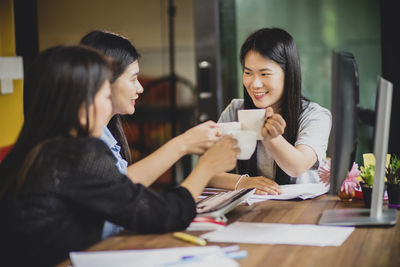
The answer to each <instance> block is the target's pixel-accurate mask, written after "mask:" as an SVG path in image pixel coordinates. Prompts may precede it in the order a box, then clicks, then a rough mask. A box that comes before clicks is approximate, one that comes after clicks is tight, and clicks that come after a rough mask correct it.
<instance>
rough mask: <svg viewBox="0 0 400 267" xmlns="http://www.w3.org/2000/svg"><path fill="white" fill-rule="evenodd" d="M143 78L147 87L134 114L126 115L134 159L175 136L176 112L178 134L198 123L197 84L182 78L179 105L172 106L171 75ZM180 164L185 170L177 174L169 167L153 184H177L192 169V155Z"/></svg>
mask: <svg viewBox="0 0 400 267" xmlns="http://www.w3.org/2000/svg"><path fill="white" fill-rule="evenodd" d="M154 81H155V80H154V79H148V78H147V79H146V78H140V82H141V84H142V86H143V88H144V92H143V94H141V95H139V99H138V100H137V103H136V108H135V113H134V114H133V115H129V116H128V115H127V116H123V119H122V121H123V127H124V131H125V134H126V137H127V140H128V144H129V146H130V148H131V154H132V159H133V162H136V161H138V160H140V159H142V158H144V157H146V156H147V155H149V154H151V153H152V152H154V151H155V150H156V149H158V148H159V147H161V146H162V145H163V144H165V143H166V142H167V141H169V140H170V139H171V138H172V125H171V117H172V116H175V122H176V125H175V127H176V134H177V135H178V134H181V133H183V132H184V131H186V130H187V129H189V128H191V127H192V126H194V125H195V101H194V88H193V87H192V86H191V84H190V83H189V82H188V81H185V80H182V79H179V78H178V80H177V86H176V96H177V97H176V101H175V103H176V107H175V108H174V109H173V111H172V110H171V107H170V92H169V90H170V84H169V81H168V79H163V80H158V81H157V80H156V82H154ZM178 164H180V165H181V167H182V168H180V170H181V173H176V175H175V176H176V177H172V176H173V173H174V172H173V171H172V168H170V169H168V170H167V171H166V172H165V173H164V174H163V175H162V176H161V177H160V178H159V179H157V181H156V182H155V183H154V184H153V185H152V188H153V189H155V190H159V189H164V188H166V187H169V186H173V185H175V184H176V182H177V179H178V178H179V177H177V176H182V177H186V176H187V175H188V174H189V173H190V171H191V168H192V166H191V159H190V157H189V156H185V157H183V158H182V159H181V160H180V161H179V162H178Z"/></svg>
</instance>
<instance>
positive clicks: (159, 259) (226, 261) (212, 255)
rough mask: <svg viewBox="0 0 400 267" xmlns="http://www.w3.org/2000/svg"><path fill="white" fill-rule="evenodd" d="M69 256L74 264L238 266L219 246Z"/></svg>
mask: <svg viewBox="0 0 400 267" xmlns="http://www.w3.org/2000/svg"><path fill="white" fill-rule="evenodd" d="M70 258H71V261H72V263H73V266H74V267H93V266H96V267H110V266H113V267H131V266H143V267H150V266H151V267H155V266H157V267H159V266H199V267H200V266H224V267H231V266H232V267H237V266H239V264H238V263H237V262H236V261H235V260H233V259H232V258H230V257H229V256H228V255H227V254H226V253H225V252H224V250H223V249H222V248H221V247H219V246H205V247H181V248H165V249H146V250H119V251H118V250H117V251H94V252H71V253H70ZM216 264H218V265H216Z"/></svg>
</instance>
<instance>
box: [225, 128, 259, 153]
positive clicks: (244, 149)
mask: <svg viewBox="0 0 400 267" xmlns="http://www.w3.org/2000/svg"><path fill="white" fill-rule="evenodd" d="M229 134H231V135H232V137H233V138H235V139H236V140H237V142H238V144H237V146H238V147H239V149H240V154H239V155H237V159H240V160H247V159H250V158H251V155H253V153H254V150H255V149H256V145H257V138H256V137H257V133H256V132H254V131H243V130H233V131H230V132H229Z"/></svg>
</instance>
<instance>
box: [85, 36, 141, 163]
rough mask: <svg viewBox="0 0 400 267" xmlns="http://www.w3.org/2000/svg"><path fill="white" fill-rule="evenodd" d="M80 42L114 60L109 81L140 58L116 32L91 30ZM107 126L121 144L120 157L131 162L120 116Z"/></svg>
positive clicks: (116, 116)
mask: <svg viewBox="0 0 400 267" xmlns="http://www.w3.org/2000/svg"><path fill="white" fill-rule="evenodd" d="M80 43H81V44H84V45H87V46H91V47H93V48H95V49H97V50H98V51H100V52H102V53H103V54H104V55H106V56H108V57H111V58H112V59H113V60H114V61H115V64H116V65H117V66H116V71H115V72H114V75H113V78H112V80H111V82H114V81H115V80H117V79H118V77H119V76H120V75H121V74H122V73H123V72H124V71H125V69H126V68H127V67H128V66H129V65H130V64H131V63H133V62H135V61H136V60H138V59H139V58H140V54H139V52H138V51H137V50H136V48H135V47H134V46H133V45H132V43H131V42H130V41H129V40H128V39H127V38H125V37H123V36H121V35H119V34H116V33H112V32H106V31H100V30H95V31H91V32H89V33H88V34H86V35H85V36H84V37H83V38H82V39H81V41H80ZM107 127H108V129H109V130H110V132H111V133H112V135H113V136H114V138H115V139H116V140H117V142H118V143H119V145H120V146H121V156H122V158H124V159H125V160H126V161H127V162H128V164H131V163H132V156H131V152H130V149H129V145H128V141H127V139H126V136H125V133H124V130H123V128H122V123H121V116H120V115H119V114H116V115H114V116H113V117H112V118H111V120H110V122H109V123H108V125H107Z"/></svg>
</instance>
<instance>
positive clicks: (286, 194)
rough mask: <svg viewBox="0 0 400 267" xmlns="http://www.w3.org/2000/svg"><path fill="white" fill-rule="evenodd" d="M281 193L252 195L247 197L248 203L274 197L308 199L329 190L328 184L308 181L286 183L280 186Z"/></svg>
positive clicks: (279, 198)
mask: <svg viewBox="0 0 400 267" xmlns="http://www.w3.org/2000/svg"><path fill="white" fill-rule="evenodd" d="M280 187H281V189H282V191H283V193H282V194H281V195H252V196H251V197H250V198H249V199H248V201H247V202H248V203H249V204H252V203H255V202H260V201H265V200H270V199H276V200H287V199H295V198H300V199H309V198H314V197H318V196H320V195H323V194H325V193H327V192H328V191H329V185H328V186H327V185H325V184H323V183H308V184H287V185H281V186H280Z"/></svg>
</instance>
